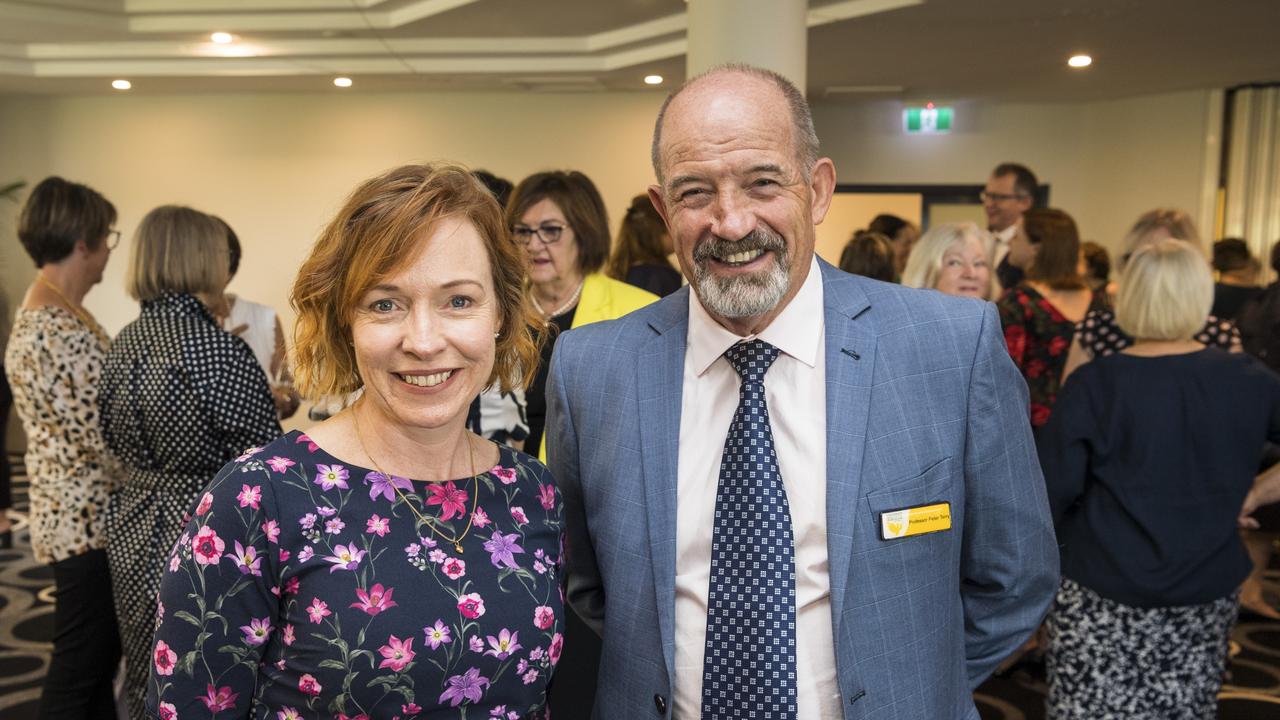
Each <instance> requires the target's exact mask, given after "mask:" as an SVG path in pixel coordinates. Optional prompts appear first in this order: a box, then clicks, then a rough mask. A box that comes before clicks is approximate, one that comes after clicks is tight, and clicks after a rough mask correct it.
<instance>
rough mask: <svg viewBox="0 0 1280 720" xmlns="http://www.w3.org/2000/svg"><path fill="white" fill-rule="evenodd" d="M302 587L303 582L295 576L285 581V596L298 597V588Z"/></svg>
mask: <svg viewBox="0 0 1280 720" xmlns="http://www.w3.org/2000/svg"><path fill="white" fill-rule="evenodd" d="M301 586H302V582H301V581H300V580H299V579H298V577H297V576H296V575H295V576H294V577H291V578H289V579H288V580H285V581H284V594H285V595H297V594H298V588H299V587H301Z"/></svg>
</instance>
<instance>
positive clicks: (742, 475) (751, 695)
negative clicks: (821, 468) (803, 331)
mask: <svg viewBox="0 0 1280 720" xmlns="http://www.w3.org/2000/svg"><path fill="white" fill-rule="evenodd" d="M778 352H779V351H778V348H776V347H774V346H772V345H770V344H769V343H767V342H764V341H762V340H750V341H745V342H740V343H738V344H737V345H734V346H733V347H731V348H729V349H728V350H726V351H725V353H724V357H725V359H726V360H728V361H729V364H731V365H733V369H734V370H737V371H738V375H739V376H740V377H741V378H742V385H741V386H740V387H739V389H738V409H737V411H736V412H734V414H733V422H732V423H731V424H730V425H729V437H728V438H727V439H726V440H725V443H724V456H723V457H722V459H721V461H720V484H719V487H718V489H717V490H716V511H715V524H714V526H713V528H712V530H711V586H710V590H709V592H708V595H707V645H706V655H705V658H704V660H703V666H702V667H703V669H702V720H738V719H739V718H758V719H760V720H794V718H795V717H796V589H795V588H796V570H795V547H794V542H793V540H792V532H791V509H790V507H789V506H788V504H787V491H786V488H784V487H783V485H782V474H781V473H780V472H778V456H777V453H775V452H774V449H773V431H772V430H770V429H769V408H768V406H767V405H766V404H765V397H764V374H765V372H766V371H768V370H769V366H770V365H772V364H773V361H774V360H776V359H778Z"/></svg>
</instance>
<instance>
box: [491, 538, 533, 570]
mask: <svg viewBox="0 0 1280 720" xmlns="http://www.w3.org/2000/svg"><path fill="white" fill-rule="evenodd" d="M519 539H520V535H518V534H517V533H511V534H510V535H503V534H502V531H501V530H494V531H493V537H491V538H489V539H488V540H485V541H484V549H485V550H488V551H489V562H491V563H493V566H494V567H496V568H500V567H502V566H503V565H506V566H507V567H509V568H512V569H516V568H519V567H520V565H519V563H517V562H516V559H515V556H514V553H523V552H524V548H522V547H520V546H519V545H518V544H517V541H518V540H519Z"/></svg>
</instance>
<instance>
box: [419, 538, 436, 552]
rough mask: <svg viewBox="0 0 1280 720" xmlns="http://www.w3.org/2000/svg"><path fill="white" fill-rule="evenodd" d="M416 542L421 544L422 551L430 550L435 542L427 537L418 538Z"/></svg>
mask: <svg viewBox="0 0 1280 720" xmlns="http://www.w3.org/2000/svg"><path fill="white" fill-rule="evenodd" d="M418 542H419V543H421V544H422V549H423V550H430V549H431V548H433V547H435V546H436V541H435V540H432V539H431V538H429V537H420V538H418Z"/></svg>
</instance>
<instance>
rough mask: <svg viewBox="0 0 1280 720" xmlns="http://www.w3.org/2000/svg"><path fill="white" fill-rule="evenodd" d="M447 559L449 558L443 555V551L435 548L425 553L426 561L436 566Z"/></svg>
mask: <svg viewBox="0 0 1280 720" xmlns="http://www.w3.org/2000/svg"><path fill="white" fill-rule="evenodd" d="M448 557H449V556H448V555H445V554H444V551H443V550H441V549H440V548H436V549H435V550H432V551H431V552H429V553H427V559H428V560H430V561H431V562H433V563H436V564H437V565H439V564H440V563H442V562H444V561H445V560H446V559H447V558H448Z"/></svg>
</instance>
